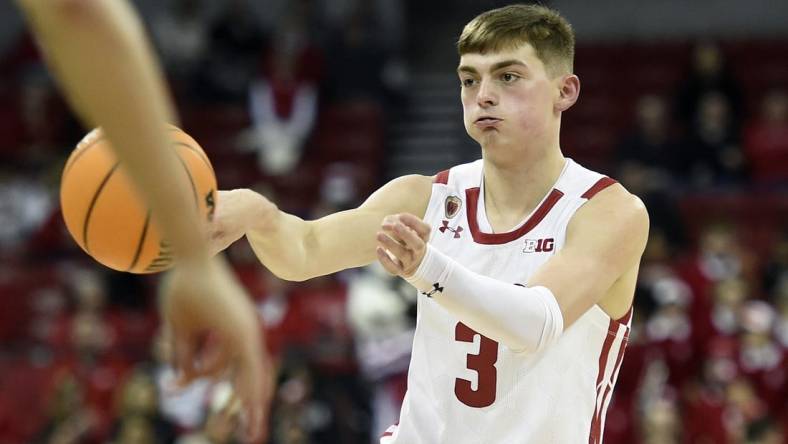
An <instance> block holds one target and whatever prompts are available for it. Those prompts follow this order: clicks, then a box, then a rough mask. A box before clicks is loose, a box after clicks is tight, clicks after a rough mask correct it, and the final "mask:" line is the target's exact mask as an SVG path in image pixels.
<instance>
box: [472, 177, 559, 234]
mask: <svg viewBox="0 0 788 444" xmlns="http://www.w3.org/2000/svg"><path fill="white" fill-rule="evenodd" d="M479 192H480V188H479V187H476V188H468V189H467V190H465V201H466V202H467V205H468V207H467V208H468V209H467V210H466V211H467V213H468V228H469V229H470V230H471V235H472V236H473V241H474V242H476V243H477V244H484V245H497V244H505V243H508V242H512V241H514V240H517V239H519V238H520V237H522V236H524V235H526V234H527V233H528V232H529V231H531V230H533V229H534V227H536V226H537V225H539V222H541V221H542V219H544V218H545V216H547V213H549V212H550V210H552V209H553V207H554V206H555V204H556V203H558V201H559V200H561V198H562V197H563V196H564V193H562V192H561V191H559V190H556V189H553V191H551V192H550V194H549V195H548V196H547V199H545V200H544V202H542V204H541V205H539V208H537V209H536V211H535V212H534V214H533V215H531V217H530V218H529V219H528V220H527V221H526V222H525V223H524V224H523V225H522V226H521V227H520V228H518V229H516V230H514V231H509V232H507V233H484V232H482V231H481V230H480V229H479V221H478V220H477V218H476V216H477V214H476V211H477V208H478V205H479Z"/></svg>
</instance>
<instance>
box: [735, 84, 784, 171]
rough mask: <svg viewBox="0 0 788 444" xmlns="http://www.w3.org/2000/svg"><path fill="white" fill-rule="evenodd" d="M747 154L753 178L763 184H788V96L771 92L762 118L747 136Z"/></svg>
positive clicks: (762, 110) (777, 91)
mask: <svg viewBox="0 0 788 444" xmlns="http://www.w3.org/2000/svg"><path fill="white" fill-rule="evenodd" d="M744 151H745V153H746V155H747V161H748V164H749V166H750V173H751V174H752V178H753V179H754V180H755V181H757V182H759V183H763V184H781V185H785V184H788V93H786V91H784V90H772V91H769V92H768V93H767V94H766V95H765V96H764V97H763V99H762V101H761V108H760V114H759V116H758V117H757V118H756V119H754V120H753V121H751V122H750V123H749V124H748V125H747V128H746V130H745V133H744Z"/></svg>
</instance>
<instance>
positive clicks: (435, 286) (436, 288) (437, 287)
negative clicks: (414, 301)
mask: <svg viewBox="0 0 788 444" xmlns="http://www.w3.org/2000/svg"><path fill="white" fill-rule="evenodd" d="M435 293H443V287H441V286H440V285H438V283H437V282H436V283H434V284H432V290H430V292H429V293H427V292H426V291H422V292H421V294H423V295H424V296H427V297H428V298H431V297H432V295H434V294H435Z"/></svg>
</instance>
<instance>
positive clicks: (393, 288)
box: [348, 263, 416, 437]
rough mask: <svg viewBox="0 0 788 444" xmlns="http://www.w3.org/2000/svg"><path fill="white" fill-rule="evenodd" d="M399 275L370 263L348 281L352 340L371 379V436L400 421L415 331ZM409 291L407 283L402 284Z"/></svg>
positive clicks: (363, 369)
mask: <svg viewBox="0 0 788 444" xmlns="http://www.w3.org/2000/svg"><path fill="white" fill-rule="evenodd" d="M399 283H400V281H399V279H396V278H394V277H392V276H391V275H389V274H388V273H386V271H385V270H384V269H383V267H382V266H381V265H380V264H378V263H375V264H372V265H370V266H367V267H365V268H363V269H362V271H361V272H360V273H359V274H357V275H355V276H354V277H353V278H352V279H351V280H350V283H349V288H348V316H349V318H350V323H351V326H352V328H353V332H354V337H355V341H356V353H357V356H358V361H359V365H360V366H361V373H362V375H363V376H364V377H365V378H366V379H367V380H368V381H369V382H370V383H371V385H372V387H371V391H372V394H371V396H372V399H371V403H372V430H371V432H372V436H373V437H378V436H381V435H382V434H383V432H385V431H386V429H387V428H389V427H390V426H391V425H393V424H395V423H396V422H397V421H398V420H399V412H400V408H401V406H402V401H403V399H404V396H405V389H406V386H407V377H408V365H409V363H410V352H411V346H412V344H413V335H414V333H415V327H416V325H415V319H412V318H411V317H410V316H409V311H410V310H409V307H410V305H411V304H415V301H411V302H409V301H408V299H407V298H406V297H405V296H404V295H403V294H402V293H401V292H400V286H399ZM402 290H405V291H408V292H410V287H409V286H407V288H402Z"/></svg>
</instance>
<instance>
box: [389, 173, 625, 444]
mask: <svg viewBox="0 0 788 444" xmlns="http://www.w3.org/2000/svg"><path fill="white" fill-rule="evenodd" d="M613 183H615V181H614V180H612V179H610V178H608V177H605V176H603V175H601V174H598V173H595V172H593V171H590V170H588V169H586V168H584V167H582V166H580V165H578V164H577V163H575V162H574V161H572V160H571V159H567V161H566V165H565V167H564V170H563V172H562V173H561V176H560V177H559V179H558V180H557V182H556V183H555V185H554V186H553V189H552V191H551V192H550V193H548V195H547V196H545V198H544V199H543V200H542V202H541V203H540V204H539V205H538V207H537V208H536V209H535V210H534V211H533V213H532V214H531V215H530V216H529V217H528V218H526V220H525V221H524V222H523V223H522V224H521V225H519V226H518V227H517V228H515V229H514V230H512V231H510V232H508V233H492V229H491V227H490V223H489V222H488V221H487V217H486V215H485V210H484V201H483V199H484V190H483V180H482V161H481V160H478V161H476V162H473V163H470V164H465V165H460V166H456V167H454V168H452V169H451V170H448V171H444V172H442V173H440V174H438V175H437V176H436V180H435V183H434V184H433V186H432V196H431V197H430V203H429V206H428V208H427V212H426V215H425V217H424V220H425V222H427V223H428V224H430V225H431V226H432V233H431V235H430V240H429V243H430V244H431V245H432V246H433V247H435V248H437V249H439V250H440V251H442V252H443V253H445V254H446V255H448V256H449V257H451V258H453V259H454V260H456V261H458V262H459V263H461V264H462V265H464V266H465V267H467V268H468V269H470V270H472V271H474V272H477V273H480V274H483V275H486V276H489V277H493V278H495V279H498V280H500V281H503V282H509V283H511V284H513V285H514V284H519V285H525V284H527V283H528V279H529V277H530V276H531V275H532V274H533V273H534V271H535V270H536V269H538V268H539V266H540V265H542V264H543V263H544V262H545V261H547V260H548V259H550V257H552V256H553V255H554V254H555V252H556V251H558V250H560V249H561V248H562V247H563V245H564V242H565V237H566V227H567V224H568V223H569V221H570V219H571V218H572V216H573V215H574V214H575V212H576V211H577V210H578V208H580V207H581V206H582V205H583V204H584V203H585V202H587V201H588V200H589V199H591V198H592V197H593V196H594V195H595V194H596V193H597V192H599V191H600V190H602V189H604V188H605V187H607V186H609V185H611V184H613ZM486 296H487V297H490V298H494V297H495V295H494V294H490V295H486ZM629 329H630V319H629V315H627V316H626V317H625V319H622V320H620V321H616V320H612V319H610V317H609V316H608V315H607V314H606V313H605V312H604V311H602V309H601V308H599V307H598V306H596V305H595V306H594V307H592V308H591V309H590V310H588V312H586V313H585V314H584V315H583V316H582V317H581V318H580V319H578V320H577V321H576V322H575V323H574V324H573V325H572V326H571V327H569V328H568V329H566V331H565V332H564V334H563V335H562V336H561V337H560V338H559V340H558V341H557V342H556V343H555V344H554V345H552V346H551V347H547V348H546V349H545V350H544V351H542V352H540V353H514V352H512V351H511V350H509V349H508V348H507V347H506V346H504V345H502V344H499V343H497V342H495V341H493V340H491V339H489V338H486V337H484V336H482V335H480V334H478V333H476V332H475V331H473V330H471V329H470V328H469V327H467V326H465V324H462V323H460V322H459V319H457V318H455V317H454V316H452V315H451V314H449V313H448V312H447V311H446V310H445V309H443V307H441V306H440V305H438V303H436V302H435V301H434V300H432V299H430V298H428V297H426V296H424V295H419V297H418V321H417V326H416V334H415V338H414V342H413V354H412V357H411V362H410V369H409V372H408V391H407V393H406V395H405V400H404V403H403V406H402V410H401V412H400V420H399V424H397V425H394V426H392V427H390V428H389V429H388V430H387V431H386V433H385V434H384V435H383V437H382V438H381V441H380V442H381V444H395V443H396V444H523V443H536V444H546V443H561V444H576V443H586V442H588V443H601V442H602V430H603V428H604V424H605V412H606V410H607V406H608V404H609V403H610V397H611V392H612V391H613V386H614V384H615V381H616V378H617V377H618V370H619V367H620V366H621V360H622V358H623V355H624V349H625V347H626V344H627V338H628V335H629Z"/></svg>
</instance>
